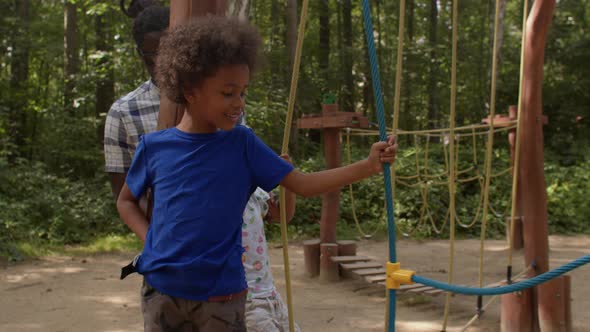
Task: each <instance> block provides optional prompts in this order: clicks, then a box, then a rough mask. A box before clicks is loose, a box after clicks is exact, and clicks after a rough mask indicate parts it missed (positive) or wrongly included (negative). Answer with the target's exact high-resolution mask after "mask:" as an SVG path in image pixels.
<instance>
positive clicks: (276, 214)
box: [268, 154, 297, 222]
mask: <svg viewBox="0 0 590 332" xmlns="http://www.w3.org/2000/svg"><path fill="white" fill-rule="evenodd" d="M280 157H281V158H282V159H284V160H285V161H287V162H288V163H289V164H293V162H292V161H291V157H289V155H288V154H282V155H280ZM285 202H286V207H287V208H286V212H287V222H291V220H292V219H293V217H294V216H295V205H296V204H297V194H295V193H294V192H292V191H290V190H289V189H286V188H285ZM268 218H269V220H270V221H275V222H279V221H281V209H280V205H279V201H278V198H275V197H271V198H270V199H269V200H268Z"/></svg>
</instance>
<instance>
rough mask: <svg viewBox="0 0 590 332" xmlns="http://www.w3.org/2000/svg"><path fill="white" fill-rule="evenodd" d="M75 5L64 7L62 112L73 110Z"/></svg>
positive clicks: (76, 21) (75, 56)
mask: <svg viewBox="0 0 590 332" xmlns="http://www.w3.org/2000/svg"><path fill="white" fill-rule="evenodd" d="M76 12H77V7H76V4H75V3H73V2H71V1H66V2H65V5H64V110H65V111H66V112H69V113H72V112H73V110H74V88H75V86H76V81H75V78H76V74H77V73H78V55H77V53H78V44H77V42H76V26H77V24H78V18H77V13H76Z"/></svg>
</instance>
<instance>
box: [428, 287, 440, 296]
mask: <svg viewBox="0 0 590 332" xmlns="http://www.w3.org/2000/svg"><path fill="white" fill-rule="evenodd" d="M443 292H444V291H443V290H442V289H436V288H433V289H432V290H429V291H425V292H424V295H430V296H437V295H440V294H441V293H443Z"/></svg>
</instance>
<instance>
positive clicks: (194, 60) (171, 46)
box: [156, 16, 261, 105]
mask: <svg viewBox="0 0 590 332" xmlns="http://www.w3.org/2000/svg"><path fill="white" fill-rule="evenodd" d="M260 43H261V42H260V35H259V34H258V30H257V29H256V28H255V27H254V26H252V25H250V24H248V23H246V22H243V21H240V20H238V19H236V18H226V17H219V16H205V17H200V18H197V19H195V20H194V21H191V22H190V23H187V24H184V25H180V26H178V27H176V28H175V29H173V30H172V31H170V32H169V33H168V34H167V35H166V36H164V37H163V38H162V39H161V41H160V47H159V52H158V59H157V62H156V80H157V82H158V87H159V88H160V89H161V90H162V91H163V92H164V94H165V95H166V96H167V97H168V98H169V99H170V100H172V101H173V102H176V103H178V104H181V105H186V103H187V101H186V99H185V98H184V92H185V91H187V90H189V89H192V88H194V87H196V86H198V85H199V84H200V83H201V82H202V81H203V80H205V79H206V78H208V77H211V76H213V75H214V74H215V73H216V72H217V70H218V69H219V68H220V67H222V66H226V65H247V66H248V67H249V69H250V72H251V73H252V72H253V71H254V69H255V68H256V64H257V60H258V49H259V46H260Z"/></svg>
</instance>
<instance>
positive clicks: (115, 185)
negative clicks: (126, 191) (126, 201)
mask: <svg viewBox="0 0 590 332" xmlns="http://www.w3.org/2000/svg"><path fill="white" fill-rule="evenodd" d="M126 177H127V173H111V172H110V173H109V178H110V180H111V190H112V191H113V197H114V198H115V202H117V199H118V198H119V193H120V192H121V189H123V185H124V184H125V178H126Z"/></svg>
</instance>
